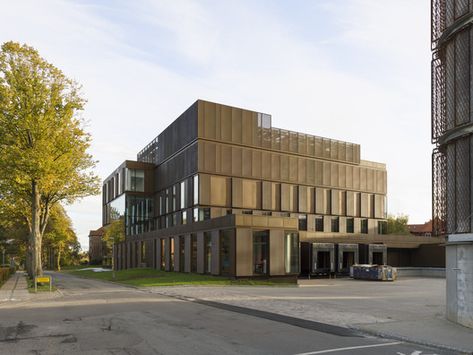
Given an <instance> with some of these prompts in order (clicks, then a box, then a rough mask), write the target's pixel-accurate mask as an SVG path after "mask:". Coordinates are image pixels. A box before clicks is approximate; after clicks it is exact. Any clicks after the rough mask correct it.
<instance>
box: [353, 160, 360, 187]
mask: <svg viewBox="0 0 473 355" xmlns="http://www.w3.org/2000/svg"><path fill="white" fill-rule="evenodd" d="M353 188H354V189H355V190H359V189H360V168H359V167H357V166H354V167H353Z"/></svg>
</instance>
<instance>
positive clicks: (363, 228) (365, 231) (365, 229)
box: [361, 219, 368, 234]
mask: <svg viewBox="0 0 473 355" xmlns="http://www.w3.org/2000/svg"><path fill="white" fill-rule="evenodd" d="M361 233H363V234H368V220H367V219H362V220H361Z"/></svg>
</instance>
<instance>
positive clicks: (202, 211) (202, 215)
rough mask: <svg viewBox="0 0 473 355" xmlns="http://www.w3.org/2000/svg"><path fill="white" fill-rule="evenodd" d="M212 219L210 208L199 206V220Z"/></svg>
mask: <svg viewBox="0 0 473 355" xmlns="http://www.w3.org/2000/svg"><path fill="white" fill-rule="evenodd" d="M208 219H210V208H209V207H206V208H199V221H206V220H208Z"/></svg>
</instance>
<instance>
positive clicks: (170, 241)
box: [169, 237, 174, 271]
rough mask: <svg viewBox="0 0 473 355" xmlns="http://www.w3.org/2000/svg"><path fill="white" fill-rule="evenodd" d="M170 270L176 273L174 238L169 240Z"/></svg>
mask: <svg viewBox="0 0 473 355" xmlns="http://www.w3.org/2000/svg"><path fill="white" fill-rule="evenodd" d="M169 262H170V265H169V270H170V271H174V237H171V238H169Z"/></svg>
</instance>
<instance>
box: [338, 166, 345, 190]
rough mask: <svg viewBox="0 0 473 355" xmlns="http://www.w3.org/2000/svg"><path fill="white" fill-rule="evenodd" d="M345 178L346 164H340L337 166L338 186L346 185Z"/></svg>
mask: <svg viewBox="0 0 473 355" xmlns="http://www.w3.org/2000/svg"><path fill="white" fill-rule="evenodd" d="M346 178H347V173H346V166H345V165H341V164H340V165H339V166H338V187H341V188H345V187H346Z"/></svg>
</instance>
